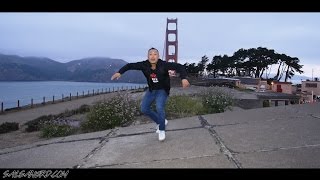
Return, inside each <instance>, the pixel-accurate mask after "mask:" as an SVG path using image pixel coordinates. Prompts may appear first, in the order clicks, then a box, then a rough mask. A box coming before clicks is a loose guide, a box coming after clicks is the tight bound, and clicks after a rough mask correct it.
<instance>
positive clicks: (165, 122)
mask: <svg viewBox="0 0 320 180" xmlns="http://www.w3.org/2000/svg"><path fill="white" fill-rule="evenodd" d="M164 124H165V125H167V124H168V120H167V119H165V120H164ZM156 133H159V124H157V130H156Z"/></svg>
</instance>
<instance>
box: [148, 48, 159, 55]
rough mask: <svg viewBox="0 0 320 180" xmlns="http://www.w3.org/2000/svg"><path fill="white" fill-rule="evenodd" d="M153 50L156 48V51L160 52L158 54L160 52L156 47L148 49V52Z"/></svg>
mask: <svg viewBox="0 0 320 180" xmlns="http://www.w3.org/2000/svg"><path fill="white" fill-rule="evenodd" d="M151 50H156V51H157V52H158V54H159V51H158V49H156V48H154V47H152V48H150V49H149V50H148V53H149V52H150V51H151Z"/></svg>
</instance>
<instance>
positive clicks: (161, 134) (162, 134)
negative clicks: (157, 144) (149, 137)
mask: <svg viewBox="0 0 320 180" xmlns="http://www.w3.org/2000/svg"><path fill="white" fill-rule="evenodd" d="M165 138H166V132H165V131H159V141H163V140H164V139H165Z"/></svg>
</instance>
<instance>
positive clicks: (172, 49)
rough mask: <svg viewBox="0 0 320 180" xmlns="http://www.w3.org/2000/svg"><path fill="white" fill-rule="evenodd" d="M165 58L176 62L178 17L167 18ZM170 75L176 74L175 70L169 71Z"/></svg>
mask: <svg viewBox="0 0 320 180" xmlns="http://www.w3.org/2000/svg"><path fill="white" fill-rule="evenodd" d="M165 54H166V55H165V60H166V61H167V62H175V63H177V62H178V19H177V18H176V19H168V18H167V28H166V42H165ZM169 74H170V76H176V73H175V71H169Z"/></svg>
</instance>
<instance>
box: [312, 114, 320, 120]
mask: <svg viewBox="0 0 320 180" xmlns="http://www.w3.org/2000/svg"><path fill="white" fill-rule="evenodd" d="M310 116H311V117H313V118H317V119H320V116H316V115H314V114H310Z"/></svg>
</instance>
